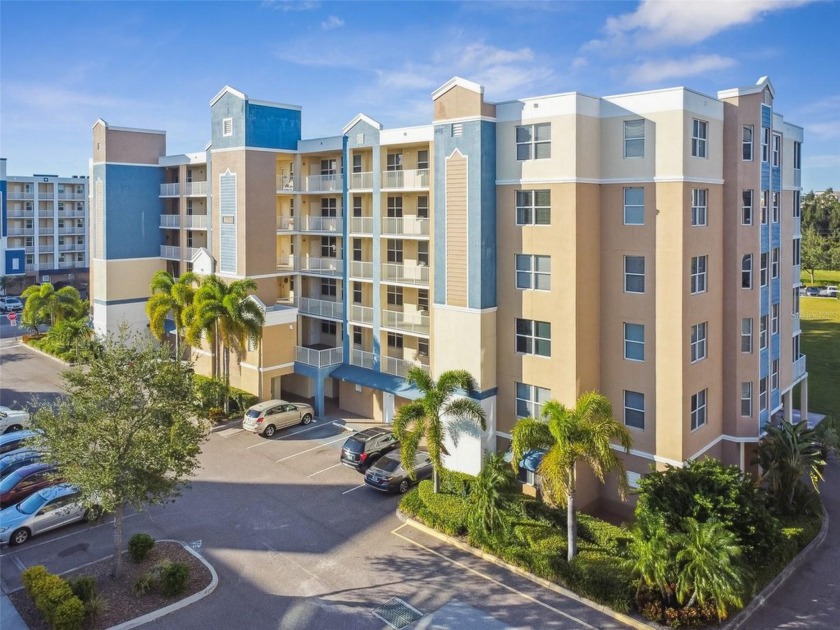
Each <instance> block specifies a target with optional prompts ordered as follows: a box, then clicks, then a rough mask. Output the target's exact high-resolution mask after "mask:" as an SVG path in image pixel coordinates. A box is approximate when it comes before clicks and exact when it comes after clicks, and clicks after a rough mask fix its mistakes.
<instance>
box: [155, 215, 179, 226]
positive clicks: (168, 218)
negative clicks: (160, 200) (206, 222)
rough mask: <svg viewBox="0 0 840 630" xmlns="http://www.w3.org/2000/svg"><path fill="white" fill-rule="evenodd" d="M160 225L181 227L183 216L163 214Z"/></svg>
mask: <svg viewBox="0 0 840 630" xmlns="http://www.w3.org/2000/svg"><path fill="white" fill-rule="evenodd" d="M160 227H162V228H179V227H181V217H180V216H179V215H177V214H162V215H160Z"/></svg>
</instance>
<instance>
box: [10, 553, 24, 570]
mask: <svg viewBox="0 0 840 630" xmlns="http://www.w3.org/2000/svg"><path fill="white" fill-rule="evenodd" d="M12 562H14V563H15V566H16V567H17V568H18V569H20V571H21V572H23V571H26V565H25V564H23V560H21V559H20V558H18V557H17V556H14V557H12Z"/></svg>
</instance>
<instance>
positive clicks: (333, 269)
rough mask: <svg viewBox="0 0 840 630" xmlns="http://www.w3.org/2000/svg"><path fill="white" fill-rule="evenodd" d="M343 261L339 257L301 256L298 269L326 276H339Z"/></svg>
mask: <svg viewBox="0 0 840 630" xmlns="http://www.w3.org/2000/svg"><path fill="white" fill-rule="evenodd" d="M343 264H344V261H343V260H342V259H341V258H316V257H314V256H306V257H301V259H300V270H301V271H309V272H313V273H317V274H324V275H328V276H340V275H341V270H342V266H343Z"/></svg>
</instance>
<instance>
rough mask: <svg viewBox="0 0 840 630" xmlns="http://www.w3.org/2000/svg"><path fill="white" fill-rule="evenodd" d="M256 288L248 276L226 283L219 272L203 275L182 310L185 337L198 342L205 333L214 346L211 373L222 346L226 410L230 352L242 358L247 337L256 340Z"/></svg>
mask: <svg viewBox="0 0 840 630" xmlns="http://www.w3.org/2000/svg"><path fill="white" fill-rule="evenodd" d="M256 290H257V283H256V282H254V281H253V280H252V279H250V278H245V279H244V280H235V281H233V282H231V283H230V284H226V283H225V282H224V281H223V280H221V279H220V278H219V277H218V276H215V275H211V276H208V277H207V278H205V279H204V281H203V282H202V283H201V286H200V287H199V288H198V290H197V291H196V292H195V297H194V299H193V303H192V304H190V305H189V306H187V307H186V308H185V309H184V312H183V315H182V316H183V319H184V323H185V324H187V334H186V339H187V341H188V342H189V343H190V344H192V345H194V346H197V345H201V337H202V333H203V334H205V335H206V336H207V339H208V340H209V342H210V346H211V348H212V349H213V376H214V377H215V375H216V374H217V373H218V372H217V368H216V362H217V361H218V358H217V357H218V356H219V351H218V350H219V348H218V346H220V345H221V348H222V349H223V363H222V374H223V376H224V381H225V402H224V406H225V413H227V412H228V410H229V406H230V400H229V396H228V390H229V389H230V352H231V350H233V352H234V353H235V354H236V358H237V361H241V359H242V354H243V353H244V352H245V344H246V342H247V341H248V340H252V341H254V342H256V341H259V339H260V338H261V337H262V327H263V324H264V323H265V314H264V313H263V311H262V309H261V308H260V306H259V304H258V303H257V302H255V301H254V300H252V299H249V298H250V295H251V294H252V293H253V292H254V291H256Z"/></svg>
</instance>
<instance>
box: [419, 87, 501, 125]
mask: <svg viewBox="0 0 840 630" xmlns="http://www.w3.org/2000/svg"><path fill="white" fill-rule="evenodd" d="M495 115H496V108H495V106H494V105H493V104H491V103H485V102H484V97H483V95H482V94H481V93H480V92H475V91H473V90H470V89H468V88H465V87H462V86H460V85H455V86H453V87H452V88H451V89H450V90H447V91H446V92H445V93H443V94H441V95H440V96H439V97H438V98H437V99H435V101H434V120H447V119H450V118H466V117H471V116H488V117H493V116H495Z"/></svg>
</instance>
